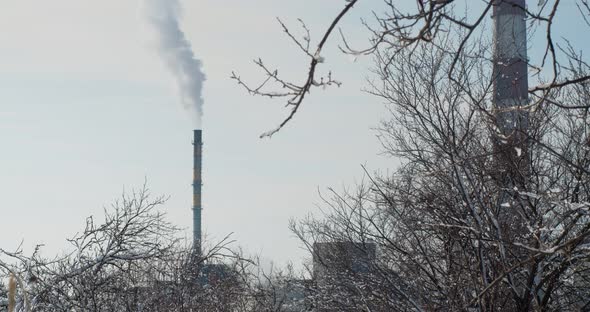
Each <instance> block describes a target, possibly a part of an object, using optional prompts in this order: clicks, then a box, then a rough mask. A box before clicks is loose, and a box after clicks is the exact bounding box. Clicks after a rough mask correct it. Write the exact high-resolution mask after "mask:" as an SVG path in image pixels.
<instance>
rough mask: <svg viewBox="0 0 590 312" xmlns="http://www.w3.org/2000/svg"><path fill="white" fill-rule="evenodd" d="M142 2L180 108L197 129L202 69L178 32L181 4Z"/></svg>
mask: <svg viewBox="0 0 590 312" xmlns="http://www.w3.org/2000/svg"><path fill="white" fill-rule="evenodd" d="M144 2H145V7H144V9H145V10H144V15H145V18H146V20H147V22H148V24H149V25H150V26H151V27H152V28H153V30H154V31H155V34H156V45H157V49H158V54H159V55H160V58H161V59H162V61H163V62H164V63H165V65H166V67H167V68H168V70H169V71H170V72H171V73H172V75H173V76H174V79H175V82H176V87H177V89H178V95H179V97H180V100H181V102H182V104H183V106H184V107H185V108H186V109H187V110H190V111H191V112H193V113H194V119H195V122H196V128H200V127H201V117H202V115H203V96H202V91H203V82H204V81H205V74H204V73H203V71H202V70H201V66H202V64H201V61H200V60H198V59H197V58H195V54H194V53H193V50H192V48H191V44H190V42H189V41H188V40H187V39H186V37H185V36H184V33H183V32H182V30H181V29H180V25H179V21H178V20H179V15H180V11H181V7H180V4H179V3H178V0H144Z"/></svg>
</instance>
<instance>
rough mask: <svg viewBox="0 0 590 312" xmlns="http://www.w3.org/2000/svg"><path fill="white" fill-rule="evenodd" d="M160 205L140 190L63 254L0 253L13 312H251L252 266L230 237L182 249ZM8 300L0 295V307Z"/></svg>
mask: <svg viewBox="0 0 590 312" xmlns="http://www.w3.org/2000/svg"><path fill="white" fill-rule="evenodd" d="M164 201H165V198H163V197H157V198H152V197H151V196H150V195H149V192H148V190H147V188H145V187H144V188H143V189H141V190H140V191H138V192H133V193H132V194H131V195H123V196H122V198H121V200H118V201H116V202H115V203H114V204H113V205H112V206H111V207H110V208H108V209H105V217H104V221H103V222H96V221H95V218H94V217H90V218H88V219H87V220H86V225H85V227H84V229H83V231H82V232H80V233H78V234H76V235H75V236H74V237H73V238H71V239H69V242H70V243H71V245H72V248H71V250H69V251H68V253H67V254H66V255H65V256H60V257H57V258H54V259H47V258H44V257H43V256H42V255H41V253H40V247H37V249H36V250H35V251H34V253H33V254H32V255H30V256H27V255H25V254H24V253H23V252H22V250H21V249H20V248H19V249H18V250H17V251H15V252H9V251H5V250H0V279H1V280H4V279H5V278H6V277H8V276H9V275H12V276H14V277H16V281H17V294H16V296H15V297H16V299H17V300H16V301H17V302H16V310H15V311H64V312H65V311H253V310H252V307H253V306H254V304H253V298H254V297H253V296H252V291H253V288H251V285H253V284H252V280H251V277H252V274H251V270H252V268H253V267H255V266H256V263H255V262H253V261H251V260H249V259H246V257H244V256H242V255H241V253H239V252H237V251H235V250H233V249H232V248H230V245H231V244H232V242H233V241H232V240H230V239H229V236H228V237H226V238H225V239H223V240H222V241H220V242H218V243H217V244H214V245H212V246H210V247H208V248H205V249H204V251H203V252H202V253H195V250H194V248H193V247H192V246H190V245H183V243H182V241H181V240H179V239H178V238H177V237H176V234H177V233H178V231H177V228H176V227H174V226H173V225H171V224H170V223H169V222H168V221H166V220H165V218H164V214H163V213H162V212H160V210H159V208H158V207H159V206H161V205H162V204H163V203H164ZM7 297H9V296H8V295H5V294H4V292H3V291H0V304H3V301H4V300H3V298H7ZM6 301H7V302H8V300H6ZM1 307H2V306H1V305H0V308H1Z"/></svg>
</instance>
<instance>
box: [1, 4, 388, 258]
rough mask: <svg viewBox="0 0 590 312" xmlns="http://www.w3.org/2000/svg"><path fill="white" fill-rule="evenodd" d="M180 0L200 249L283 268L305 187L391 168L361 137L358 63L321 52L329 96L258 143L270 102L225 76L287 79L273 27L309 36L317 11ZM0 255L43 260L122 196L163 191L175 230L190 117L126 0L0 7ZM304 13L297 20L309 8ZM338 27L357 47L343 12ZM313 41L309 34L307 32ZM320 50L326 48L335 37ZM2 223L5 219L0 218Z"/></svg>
mask: <svg viewBox="0 0 590 312" xmlns="http://www.w3.org/2000/svg"><path fill="white" fill-rule="evenodd" d="M253 3H254V2H252V1H243V0H224V1H219V0H199V1H184V2H182V4H183V12H182V27H183V30H184V31H185V33H186V36H187V39H189V40H190V41H191V43H192V46H193V50H194V52H195V55H196V56H197V57H198V58H199V59H201V60H202V62H203V64H204V65H203V70H204V72H205V74H206V76H207V81H206V82H205V86H204V94H203V96H204V102H205V104H204V116H203V140H204V147H203V148H204V155H203V184H204V185H203V208H204V210H203V228H204V231H205V233H206V239H207V240H208V241H209V242H215V241H217V240H219V239H221V238H223V237H225V236H226V235H227V234H229V233H233V235H232V237H233V238H234V239H235V240H236V243H235V244H234V246H235V247H236V248H238V247H240V248H242V249H243V250H244V251H245V252H246V253H248V254H255V255H261V256H262V257H263V258H266V259H270V260H272V261H274V262H275V263H277V264H285V263H287V262H289V261H292V262H294V263H298V262H300V261H301V259H302V258H304V257H305V255H306V252H305V251H304V250H302V248H301V247H302V245H301V244H300V243H299V242H298V240H297V239H296V238H295V237H294V236H293V235H292V234H291V233H290V232H289V230H288V228H287V226H288V223H289V220H290V219H291V218H301V217H303V216H306V215H307V214H309V213H317V212H318V208H317V204H319V203H320V198H319V196H318V190H325V189H326V188H327V187H330V186H332V187H335V188H341V187H344V186H348V185H352V184H354V183H355V181H359V180H360V179H361V178H362V169H361V167H360V165H361V164H366V165H367V166H368V167H369V168H372V169H378V168H387V167H392V165H391V162H393V160H391V159H387V158H385V157H382V156H380V155H379V152H380V145H379V142H378V140H377V139H376V137H375V132H374V131H373V130H372V128H373V127H375V126H377V125H378V122H379V120H380V119H381V118H382V117H383V115H384V114H385V112H386V110H385V108H384V106H383V104H382V103H381V102H380V101H379V100H377V99H375V98H373V97H371V96H369V95H367V94H365V93H363V92H361V88H362V87H363V86H366V84H365V83H364V81H365V78H366V76H367V72H366V67H367V66H368V65H369V64H370V59H360V60H357V61H356V62H353V61H352V60H351V58H350V57H348V56H346V55H342V54H340V53H338V51H337V50H336V44H333V45H332V46H331V48H330V49H329V50H327V51H326V52H325V54H324V57H325V58H326V64H325V65H323V66H322V69H324V70H328V69H332V70H333V73H334V75H335V78H337V79H339V80H341V81H342V82H343V86H342V87H340V88H333V89H327V90H314V91H313V92H312V95H311V96H309V97H308V99H307V101H306V103H305V104H304V106H303V107H302V109H301V110H300V112H299V113H298V114H297V116H296V117H295V119H294V120H293V121H292V122H291V123H290V124H289V125H288V126H287V127H285V128H284V129H283V130H282V131H281V132H280V133H278V134H277V135H275V136H274V137H273V138H271V139H260V138H259V137H258V136H259V135H260V134H261V133H263V132H265V131H267V130H270V129H272V128H274V127H275V126H276V125H277V124H278V123H279V122H280V121H281V120H282V118H284V117H285V116H286V114H287V111H286V110H285V109H284V107H283V102H281V101H274V100H268V99H264V98H260V97H253V96H251V95H248V94H247V93H246V92H245V91H244V90H243V89H241V88H239V87H238V86H237V85H236V83H235V82H234V81H232V80H230V79H229V77H230V75H231V72H232V71H236V72H237V73H239V74H240V75H241V76H242V77H243V78H245V79H247V80H249V81H252V82H258V81H259V80H260V79H261V75H260V72H259V71H258V69H257V68H256V66H255V65H253V63H252V60H253V59H255V58H258V57H262V58H263V59H264V60H265V62H266V63H268V64H276V65H277V67H278V68H279V71H280V72H281V73H284V74H285V75H287V76H288V77H291V78H294V79H299V80H301V79H303V78H304V74H305V70H306V69H307V66H308V64H307V60H306V59H305V58H304V57H302V55H301V54H300V53H299V52H298V51H296V49H295V48H294V46H293V45H292V44H291V43H290V42H289V40H288V39H287V38H286V37H285V35H284V33H282V31H281V30H280V27H279V25H278V23H277V21H276V19H275V17H281V18H284V20H285V22H286V23H288V24H290V25H294V26H297V20H296V18H299V17H300V18H303V19H304V20H306V21H308V24H309V27H310V28H311V30H312V39H314V37H313V33H315V34H316V36H319V33H320V32H322V31H323V30H324V29H325V28H326V23H327V20H326V19H325V16H326V15H325V14H328V13H329V12H330V13H333V14H332V15H334V14H336V12H337V10H338V9H339V8H340V7H341V5H340V4H336V3H335V2H331V1H321V2H320V3H317V1H312V0H306V1H275V0H262V1H255V5H254V4H253ZM0 6H1V7H2V9H1V10H0V27H1V28H2V29H5V30H6V29H10V31H2V32H1V33H0V51H2V56H3V57H2V58H0V144H1V145H2V158H1V159H2V161H1V162H0V173H1V174H0V196H1V197H2V206H1V208H0V209H1V211H2V215H3V217H2V220H3V222H2V223H3V225H2V226H1V227H0V248H3V249H9V250H10V249H14V248H16V246H18V245H19V244H20V243H21V242H22V243H23V246H24V247H25V250H29V251H30V250H31V248H32V246H34V245H37V244H43V245H44V247H43V249H42V250H43V253H44V254H45V255H47V256H52V255H55V254H59V253H60V252H62V251H63V250H66V249H67V246H68V244H67V242H66V240H65V239H66V238H67V237H71V236H73V235H74V234H75V233H76V232H78V231H81V230H82V229H83V226H84V224H85V218H86V217H88V216H91V215H92V216H94V217H95V219H97V218H98V219H101V218H102V215H103V209H104V208H105V207H108V206H109V205H110V204H111V203H112V202H113V201H114V200H115V199H117V198H118V197H120V195H121V194H122V193H123V192H129V191H131V190H133V189H137V188H141V186H142V185H143V183H144V181H147V185H148V187H149V189H150V191H151V193H152V194H153V195H166V196H169V200H168V201H167V203H166V204H165V205H164V206H163V207H162V210H163V211H165V212H166V213H167V218H168V220H169V221H171V222H172V223H173V224H176V225H178V226H179V227H181V228H182V229H183V231H182V234H181V235H184V236H186V237H190V233H191V228H190V227H191V217H192V212H191V205H192V202H191V201H192V196H191V182H192V181H191V179H192V145H191V139H192V123H191V120H190V118H189V116H188V113H187V112H186V111H184V109H183V107H182V105H181V104H180V102H179V99H178V97H177V96H176V94H175V89H174V81H173V78H172V77H171V75H170V73H169V72H168V71H167V70H166V67H165V66H164V65H163V64H162V62H161V60H160V59H159V57H158V55H157V53H156V51H155V50H154V49H153V47H152V46H151V45H150V38H151V37H150V33H149V29H148V28H147V27H146V25H145V23H144V22H143V20H142V16H141V14H140V6H139V1H120V0H101V1H78V0H54V1H50V2H49V1H42V2H39V1H35V2H33V1H18V2H15V1H7V0H0ZM312 6H313V7H316V9H314V10H310V9H309V8H310V7H312ZM368 9H369V8H368V7H360V8H359V14H358V16H350V17H349V18H348V19H347V20H346V24H345V25H344V26H345V28H344V29H345V30H346V29H347V28H349V29H350V30H349V33H350V37H351V40H353V42H358V43H363V42H364V39H365V38H366V33H365V32H364V31H363V30H362V29H361V27H360V24H359V16H360V15H361V12H360V11H361V10H365V13H366V12H367V10H368ZM315 39H316V40H317V39H318V38H317V37H316V38H315ZM334 43H337V42H336V41H335V42H334ZM6 216H8V217H6Z"/></svg>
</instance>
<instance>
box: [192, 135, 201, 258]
mask: <svg viewBox="0 0 590 312" xmlns="http://www.w3.org/2000/svg"><path fill="white" fill-rule="evenodd" d="M202 140H203V138H202V131H201V130H194V140H193V155H194V156H193V248H194V250H195V251H197V252H198V253H200V252H201V211H202V210H203V209H202V207H201V186H202V181H201V172H202V170H201V163H202V149H203V141H202Z"/></svg>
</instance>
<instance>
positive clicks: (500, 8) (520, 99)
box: [493, 0, 528, 143]
mask: <svg viewBox="0 0 590 312" xmlns="http://www.w3.org/2000/svg"><path fill="white" fill-rule="evenodd" d="M525 3H526V1H525V0H495V3H494V8H493V12H494V13H493V14H494V26H495V27H494V30H495V32H494V95H493V104H494V109H495V111H496V114H495V115H496V124H497V126H498V130H499V133H500V134H502V135H503V136H512V137H514V138H515V139H516V137H520V138H522V135H520V133H522V132H524V131H525V130H526V129H527V127H528V111H527V110H526V108H524V106H526V105H527V104H528V75H527V38H526V21H525V18H526V13H525V10H524V8H525ZM515 143H520V140H516V142H515Z"/></svg>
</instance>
